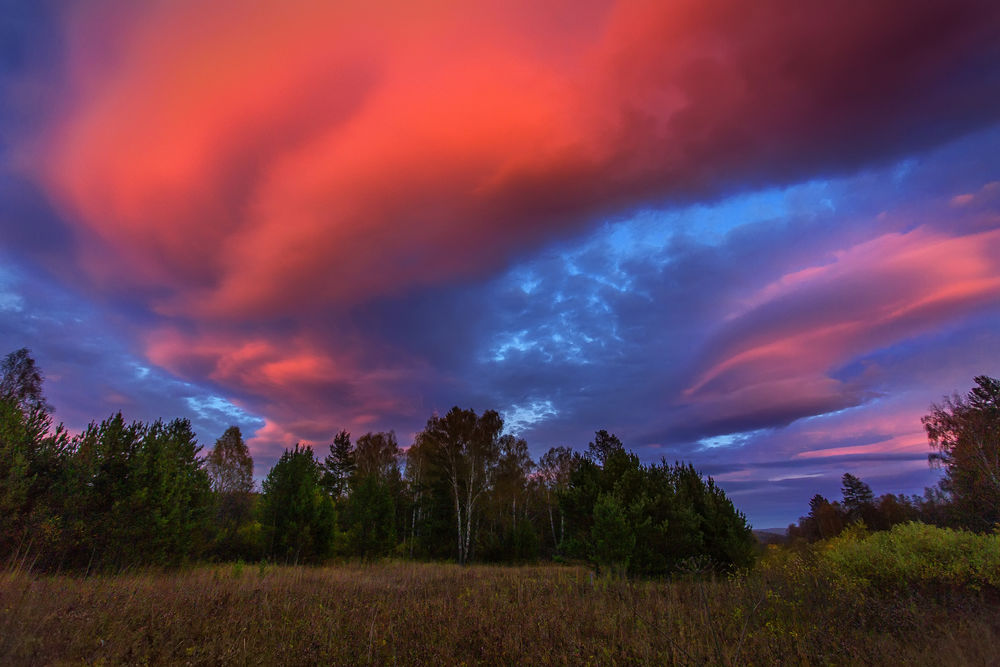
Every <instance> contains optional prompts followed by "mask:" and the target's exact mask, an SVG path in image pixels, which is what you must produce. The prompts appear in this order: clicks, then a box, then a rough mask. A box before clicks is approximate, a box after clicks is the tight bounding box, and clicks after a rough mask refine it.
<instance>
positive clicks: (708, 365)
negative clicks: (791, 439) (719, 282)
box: [684, 227, 1000, 417]
mask: <svg viewBox="0 0 1000 667" xmlns="http://www.w3.org/2000/svg"><path fill="white" fill-rule="evenodd" d="M997 302H1000V230H992V231H988V232H981V233H975V234H969V235H965V236H954V237H952V236H947V235H944V234H942V233H941V232H935V231H931V230H930V229H928V228H926V227H922V228H918V229H916V230H913V231H911V232H908V233H893V234H886V235H882V236H879V237H877V238H875V239H872V240H870V241H866V242H863V243H860V244H857V245H854V246H851V247H849V248H846V249H844V250H841V251H838V252H836V253H834V254H833V256H832V257H828V258H823V261H822V264H820V265H819V266H812V267H807V268H804V269H801V270H796V271H793V272H790V273H788V274H786V275H785V276H783V277H782V278H780V279H779V280H777V281H775V282H774V283H772V284H770V285H766V286H764V287H763V288H761V289H759V290H758V291H757V292H756V293H755V294H753V295H751V296H750V297H749V298H748V299H747V300H746V301H745V302H744V303H743V304H742V305H741V306H740V308H739V309H738V310H737V311H736V312H734V313H732V314H731V315H730V316H729V317H728V318H726V320H725V322H724V325H723V327H722V329H721V331H720V332H719V334H718V336H717V339H716V341H715V343H713V344H711V345H710V352H709V353H708V354H707V356H706V357H705V359H704V361H703V368H704V370H702V371H701V372H700V373H699V374H698V375H697V376H696V377H695V379H694V380H693V381H692V383H691V384H690V386H689V387H688V389H687V390H686V391H685V392H684V396H685V398H686V399H687V400H689V401H691V402H693V403H695V404H703V405H706V406H709V408H710V410H711V411H712V412H714V413H717V414H720V415H728V416H729V417H735V416H736V415H738V414H757V413H768V412H777V413H781V412H787V414H788V415H790V416H791V415H795V414H798V415H799V416H806V415H809V414H816V412H815V411H811V410H815V408H816V407H820V406H821V405H822V404H823V403H824V402H825V403H826V404H827V410H826V411H829V410H836V409H840V408H843V407H847V406H849V405H854V404H857V403H858V402H859V401H860V400H862V399H863V396H862V395H860V394H858V390H857V389H856V388H855V387H852V386H851V385H850V384H849V383H846V382H843V381H840V380H836V379H834V378H833V377H831V374H832V373H833V372H834V371H835V370H836V369H837V368H839V367H840V366H842V365H844V364H846V363H848V362H850V361H851V360H853V359H856V358H858V357H860V356H863V355H865V354H870V353H872V352H875V351H877V350H879V349H881V348H883V347H886V346H888V345H890V344H893V343H896V342H898V341H900V340H904V339H906V338H910V337H913V336H917V335H920V334H922V333H925V332H928V331H932V330H936V329H938V328H940V327H941V326H942V325H944V324H946V323H948V322H951V321H954V320H955V319H956V318H961V317H962V316H963V315H965V314H967V313H970V312H975V311H976V310H977V309H981V308H984V307H987V306H989V305H992V304H996V303H997Z"/></svg>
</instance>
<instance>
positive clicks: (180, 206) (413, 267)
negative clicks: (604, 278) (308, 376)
mask: <svg viewBox="0 0 1000 667" xmlns="http://www.w3.org/2000/svg"><path fill="white" fill-rule="evenodd" d="M533 7H535V4H534V3H532V4H531V5H529V4H527V3H523V4H521V3H513V4H512V3H496V4H490V3H487V4H477V5H475V6H473V5H469V4H467V3H466V4H461V3H459V4H452V3H445V4H440V3H435V4H431V5H429V6H426V7H420V6H419V5H411V4H405V5H404V4H400V5H399V6H397V7H395V8H394V10H392V11H387V10H385V9H384V8H383V10H382V11H380V12H378V13H376V12H375V11H374V10H373V9H372V8H371V7H370V6H369V5H368V4H367V3H356V4H355V3H334V4H329V3H301V4H297V5H294V6H290V5H288V4H287V3H280V4H275V3H266V2H257V3H246V2H243V1H240V2H214V3H211V4H205V3H199V2H174V3H148V4H140V5H136V4H134V3H121V2H110V3H99V4H98V5H95V4H93V3H88V4H87V6H86V7H84V6H78V7H77V8H76V9H75V10H74V11H71V12H69V13H68V15H67V16H66V18H65V22H66V23H65V26H66V28H65V29H66V43H67V46H66V65H65V67H64V68H63V75H64V77H65V82H64V85H63V87H61V88H60V89H59V90H58V94H59V96H60V99H59V104H58V109H59V110H58V111H56V112H55V113H54V114H53V117H52V119H51V123H50V124H49V125H48V126H46V127H45V128H44V133H43V134H42V135H41V136H39V137H37V138H36V142H35V143H34V144H33V145H30V146H27V147H25V148H24V154H25V160H27V161H28V162H29V163H30V164H32V165H33V168H34V169H35V170H37V174H38V176H39V177H40V178H41V179H42V181H43V182H44V183H45V184H46V188H47V189H48V190H49V191H50V192H51V193H52V195H53V197H54V198H55V199H56V200H57V201H58V202H59V203H60V206H61V208H62V210H64V211H65V212H66V214H67V215H68V216H70V217H71V218H72V219H73V220H74V221H78V222H80V223H81V224H83V225H84V226H85V228H86V232H87V234H86V235H85V237H84V242H83V244H82V257H81V262H82V264H83V267H84V269H85V271H86V273H87V275H88V277H89V278H90V279H92V280H94V281H96V282H97V283H98V284H99V285H101V286H102V288H103V289H114V288H115V287H116V286H118V287H119V288H120V287H121V286H122V285H123V283H122V278H123V277H127V280H128V282H127V288H128V289H129V290H135V289H139V288H146V289H147V290H148V295H149V297H150V301H151V303H152V304H153V305H154V307H155V308H156V309H157V310H158V311H159V312H162V313H166V314H169V315H175V316H187V315H191V314H196V315H197V316H199V317H211V318H230V317H235V316H240V317H251V318H253V317H256V318H267V317H272V316H273V315H275V314H276V313H279V312H284V313H288V312H296V310H297V309H300V308H302V307H304V306H306V307H315V306H316V305H317V303H335V304H350V303H358V302H362V301H364V300H366V299H368V298H370V297H372V296H379V295H386V294H397V293H400V292H407V291H410V290H412V289H413V288H414V287H417V286H421V285H431V284H436V283H440V282H442V281H446V280H450V279H454V278H457V277H462V276H473V275H482V274H483V272H484V271H486V270H488V269H492V268H496V267H498V266H500V265H501V264H502V263H503V262H504V261H506V260H507V258H509V257H511V256H512V255H515V254H523V253H524V251H525V248H526V244H528V247H530V246H531V245H532V244H536V243H538V242H539V241H541V240H545V239H550V238H552V237H553V235H555V234H559V233H565V231H566V230H568V229H569V228H580V226H581V225H585V224H588V223H591V222H593V221H595V220H596V219H598V218H599V217H601V216H606V215H609V214H620V213H623V212H628V211H629V210H631V209H634V208H636V207H638V206H646V205H648V204H649V203H650V202H651V201H668V200H690V199H692V198H695V197H700V196H704V195H706V194H710V193H718V192H721V191H724V190H726V189H730V188H738V189H743V188H746V187H748V186H750V185H756V184H763V183H768V182H784V181H788V180H789V179H792V178H794V179H796V180H798V179H801V178H802V177H804V176H809V175H810V174H815V173H829V172H832V171H838V170H842V169H845V168H850V167H854V166H857V165H860V164H863V163H865V162H866V161H868V160H871V159H876V160H879V161H884V160H886V159H887V158H888V157H890V156H892V155H893V154H897V153H899V152H900V151H904V150H913V149H915V148H918V147H920V146H925V145H929V144H932V143H934V142H938V141H941V140H942V139H946V138H948V137H949V136H954V135H956V134H958V133H961V132H966V131H968V130H969V129H970V128H973V127H976V126H977V125H980V124H982V123H984V122H987V121H992V120H993V119H994V113H993V112H992V109H993V108H995V107H996V105H997V104H1000V81H998V80H997V78H996V76H995V75H991V74H990V72H991V71H992V70H993V69H994V68H993V64H994V63H995V62H996V59H997V57H998V56H1000V47H998V46H997V44H996V40H995V39H994V37H995V35H996V34H997V29H998V28H1000V12H997V11H988V12H984V11H983V9H984V7H985V6H984V5H983V4H981V3H976V2H969V3H957V4H956V3H950V4H949V5H948V6H944V5H930V4H920V5H917V6H913V5H912V4H911V3H905V4H899V5H893V3H880V4H879V5H877V6H876V5H875V4H858V5H851V6H848V7H840V8H836V9H833V8H826V9H818V8H817V7H816V6H796V7H789V6H788V4H787V3H780V2H765V3H754V4H753V5H744V4H742V3H731V2H726V3H713V2H709V3H705V2H681V3H661V2H650V3H621V4H615V3H600V2H594V3H579V2H566V3H559V4H556V5H552V6H551V7H550V8H549V9H547V10H546V11H544V12H538V11H534V10H533V9H532V8H533ZM890 54H891V55H890ZM977 70H984V72H985V74H984V75H983V76H977V77H971V76H968V74H967V73H968V72H970V71H977ZM943 121H947V122H943Z"/></svg>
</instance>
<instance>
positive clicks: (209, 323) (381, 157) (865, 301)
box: [0, 0, 1000, 529]
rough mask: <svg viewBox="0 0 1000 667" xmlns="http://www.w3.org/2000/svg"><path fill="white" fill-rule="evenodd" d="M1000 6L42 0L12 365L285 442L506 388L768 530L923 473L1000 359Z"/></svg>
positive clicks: (130, 407)
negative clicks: (945, 412) (690, 469)
mask: <svg viewBox="0 0 1000 667" xmlns="http://www.w3.org/2000/svg"><path fill="white" fill-rule="evenodd" d="M998 30H1000V9H997V8H993V7H989V6H984V5H982V4H980V3H977V2H957V3H949V4H948V5H947V6H944V5H940V6H930V5H928V6H920V7H914V6H912V5H910V4H909V3H903V2H884V3H877V4H870V5H864V6H859V7H839V8H836V9H835V10H834V9H831V8H829V7H811V6H795V7H794V8H792V9H789V8H788V7H786V6H783V5H782V4H781V3H777V2H774V3H763V4H760V3H758V4H756V5H755V6H753V7H750V6H743V5H741V4H739V3H725V2H721V3H701V2H694V1H691V2H677V3H669V4H668V5H667V6H664V5H663V3H652V2H649V3H646V2H639V3H615V2H602V1H594V2H586V3H579V2H576V3H569V2H559V3H555V4H551V5H549V6H547V7H545V8H538V7H533V6H532V5H529V4H527V3H514V4H510V3H499V4H497V5H495V6H494V5H491V4H489V3H485V4H482V5H477V6H475V7H472V6H463V5H454V6H451V5H441V4H438V3H428V4H426V5H420V4H418V5H411V4H408V5H406V6H405V7H402V6H396V7H394V8H393V9H391V10H390V9H386V10H385V11H382V12H379V11H376V10H371V9H370V8H366V5H365V4H364V3H343V4H338V6H336V7H332V6H330V7H327V6H321V5H307V4H302V5H295V6H290V5H283V6H280V7H279V6H274V5H269V4H267V3H263V2H257V3H246V2H240V3H236V2H235V1H233V0H222V1H220V2H216V3H212V4H211V5H210V6H206V5H203V4H201V3H195V2H187V1H182V2H176V3H168V4H163V5H140V6H136V5H134V3H127V2H123V1H120V0H101V1H100V2H94V3H87V5H86V7H82V6H80V5H78V4H74V3H63V2H42V3H24V4H19V5H15V6H13V7H11V8H10V9H9V12H8V16H7V18H6V19H5V21H4V22H2V23H0V91H2V94H3V98H4V99H5V100H6V101H7V104H5V105H3V106H2V107H0V173H2V177H0V354H6V353H7V352H11V351H14V350H16V349H18V348H21V347H27V348H30V349H31V351H32V355H33V356H34V358H35V359H36V361H37V362H38V365H39V367H40V368H41V370H42V371H43V372H44V373H45V376H46V382H45V386H44V391H45V393H46V396H47V397H48V400H49V402H50V403H51V404H52V405H53V406H54V407H55V419H56V421H61V422H64V423H65V424H66V426H67V427H69V428H70V429H71V430H74V431H80V430H82V429H83V428H85V427H86V425H87V423H89V422H90V421H92V420H100V419H103V418H104V417H106V416H108V415H110V414H112V413H114V412H118V411H121V412H122V413H123V415H124V416H125V418H126V419H129V420H143V421H149V420H153V419H158V418H163V419H172V418H175V417H183V418H187V419H190V420H191V422H192V424H193V427H194V429H195V431H196V432H197V434H198V439H199V443H200V444H201V445H203V446H204V447H205V448H206V449H207V448H210V447H211V446H212V444H213V443H214V442H215V440H216V438H218V437H219V436H221V435H222V433H223V432H224V431H225V429H226V428H227V427H228V426H229V425H238V426H240V427H241V429H242V430H243V432H244V434H245V435H246V437H247V440H248V444H249V447H250V451H251V453H252V455H253V457H254V461H255V465H256V468H255V478H256V479H258V480H259V479H260V478H262V477H263V476H264V474H265V473H266V471H267V470H268V468H270V466H271V465H272V464H273V463H274V462H275V461H276V460H277V458H278V457H279V456H280V455H281V452H282V451H283V450H284V449H285V448H288V447H291V446H292V445H293V444H295V443H303V444H307V445H311V446H313V447H314V448H315V449H316V451H317V452H318V453H325V448H326V446H327V445H328V444H329V443H330V442H331V441H332V439H333V436H334V434H335V433H336V432H337V431H339V430H341V429H345V430H347V431H350V432H351V433H352V436H353V437H355V438H356V437H357V436H359V435H362V434H363V433H365V432H368V431H390V430H392V431H395V432H396V433H397V435H398V437H399V439H400V444H401V445H403V446H406V445H409V444H410V442H411V441H412V438H413V436H414V434H416V433H417V432H419V431H420V430H421V429H422V428H423V426H424V424H425V423H426V421H427V419H428V417H430V416H431V414H433V413H435V412H436V413H440V414H444V413H445V412H446V411H447V410H448V409H449V408H450V407H452V406H453V405H457V406H459V407H462V408H472V409H474V410H476V411H477V412H480V413H481V412H482V411H483V410H486V409H495V410H497V411H498V412H500V413H501V415H503V417H504V419H505V422H506V425H507V429H508V431H510V432H513V433H516V434H517V435H520V436H521V437H524V438H525V439H526V440H527V442H528V445H529V447H530V449H531V453H532V455H533V457H534V458H535V459H536V460H537V459H538V457H539V456H540V455H541V454H542V453H544V452H545V451H546V450H547V449H548V448H550V447H554V446H570V447H572V448H573V449H574V450H575V451H583V450H584V449H585V448H586V446H587V443H588V442H589V441H590V440H592V439H593V436H594V432H595V431H597V430H599V429H606V430H608V431H610V432H612V433H615V434H616V435H617V436H619V437H620V438H621V440H622V441H623V442H624V444H625V446H626V448H628V449H631V450H633V451H635V452H636V453H637V454H639V456H640V458H641V459H642V461H643V463H651V462H655V461H659V460H660V459H661V458H665V459H666V460H667V461H670V462H672V461H674V460H680V461H686V462H690V463H692V464H693V465H694V466H695V467H696V468H697V469H698V470H700V471H702V472H703V473H704V474H706V475H710V476H712V477H713V478H714V479H715V480H716V482H717V483H718V484H719V485H720V486H721V487H722V488H723V489H724V490H725V491H726V493H727V495H728V496H729V498H730V499H731V500H732V501H733V503H734V504H735V506H736V507H737V509H739V510H741V511H742V512H744V513H745V514H746V515H747V517H748V521H749V523H751V524H752V525H753V526H754V527H755V528H758V529H761V528H778V527H781V526H786V525H788V524H789V523H791V522H794V521H796V520H797V519H798V518H799V517H800V516H802V515H804V514H806V513H807V512H808V501H809V498H810V497H811V496H812V495H814V494H816V493H821V494H823V495H825V496H827V497H829V498H832V499H836V498H838V497H839V493H840V480H841V476H842V475H843V474H844V473H847V472H849V473H852V474H854V475H856V476H858V477H860V478H861V479H863V480H864V481H865V482H867V483H868V484H870V486H871V487H872V489H873V490H874V491H875V493H876V494H877V495H878V494H883V493H905V494H908V495H909V494H915V493H921V492H922V491H923V489H924V487H927V486H932V485H934V484H935V483H936V482H937V480H938V479H939V476H940V475H939V473H938V472H937V471H935V470H932V469H931V468H930V467H929V466H928V460H927V455H928V454H929V453H930V448H929V446H928V442H927V438H926V435H925V433H924V430H923V428H922V426H921V423H920V418H921V416H923V415H925V414H927V413H928V412H929V410H930V407H931V405H932V404H934V403H937V402H940V401H941V400H942V398H944V397H946V396H949V395H951V394H953V393H958V394H964V393H965V392H966V391H968V389H969V388H970V387H971V386H972V384H973V378H974V377H975V376H978V375H988V376H993V377H1000V358H998V357H997V355H996V354H995V350H997V349H1000V158H998V157H997V156H1000V67H998V66H997V63H998V62H1000V44H998V43H997V41H996V39H995V36H996V34H998Z"/></svg>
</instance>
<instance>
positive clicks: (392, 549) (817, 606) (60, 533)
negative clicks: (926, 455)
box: [0, 349, 1000, 665]
mask: <svg viewBox="0 0 1000 667" xmlns="http://www.w3.org/2000/svg"><path fill="white" fill-rule="evenodd" d="M41 382H42V377H41V373H40V372H39V371H38V369H37V368H36V367H35V365H34V361H33V360H32V359H31V357H30V355H29V354H28V351H27V350H23V349H22V350H18V351H17V352H14V353H11V354H10V355H8V356H7V357H6V358H5V359H4V360H3V363H2V364H0V664H81V663H82V664H162V663H170V664H282V665H286V664H287V665H294V664H335V665H336V664H343V665H348V664H350V665H354V664H427V663H438V664H446V665H450V664H467V665H471V664H539V665H546V664H594V665H605V664H655V665H661V664H676V665H703V664H718V665H742V664H755V665H773V664H807V665H813V664H817V665H827V664H834V665H836V664H873V665H886V664H901V665H903V664H905V665H920V664H926V665H931V664H934V665H940V664H947V665H952V664H959V665H961V664H983V665H987V664H995V657H996V656H997V655H1000V513H998V512H1000V510H998V506H1000V505H998V504H997V502H996V499H997V498H1000V381H997V380H995V379H992V378H987V377H985V376H982V377H979V378H976V385H977V386H976V387H975V388H974V389H973V390H972V391H971V392H970V393H969V394H968V396H967V397H964V398H962V397H958V396H955V397H953V398H951V399H947V400H946V402H945V403H944V404H943V405H942V406H932V412H931V414H929V415H928V416H927V417H926V418H925V419H924V426H925V428H926V430H927V433H928V438H929V441H930V444H931V447H932V450H933V453H932V455H931V462H932V464H934V465H939V466H941V467H942V468H943V469H944V471H945V475H944V477H943V479H942V482H941V484H940V485H939V486H938V487H937V488H935V489H928V490H927V491H926V492H925V493H924V495H923V496H912V497H906V496H903V495H894V494H884V495H882V496H880V497H878V498H876V497H875V495H874V493H873V492H872V490H871V488H870V487H869V486H868V485H867V484H865V483H864V482H863V481H862V480H860V479H859V478H857V477H855V476H854V475H851V474H845V475H844V476H843V488H842V492H843V497H842V498H841V499H840V500H836V501H831V500H828V499H826V498H824V497H822V496H820V495H816V496H814V497H813V499H812V500H811V502H810V504H809V513H808V514H807V515H806V516H803V517H802V518H801V519H800V520H799V522H798V524H793V525H791V526H789V529H788V532H787V536H786V539H785V540H784V542H783V543H782V544H781V545H773V544H772V545H769V546H766V547H765V546H763V545H761V544H759V543H756V542H755V540H754V537H753V534H752V532H751V531H750V528H749V525H748V524H747V521H746V517H745V516H744V515H743V514H742V513H741V512H740V511H739V510H737V509H736V508H735V506H734V505H733V503H732V502H731V501H730V500H729V499H728V498H727V497H726V494H725V493H724V492H723V490H722V489H721V488H719V487H718V486H717V485H716V484H715V482H714V481H713V480H712V478H711V477H709V478H707V479H706V478H705V477H703V476H702V474H701V473H699V472H698V471H697V470H695V468H694V467H693V466H692V465H690V464H683V463H673V464H670V463H668V462H666V461H660V462H659V463H652V464H647V463H642V462H641V461H640V460H639V457H638V456H637V455H635V454H634V453H632V452H629V451H628V450H626V449H625V447H624V445H623V444H622V443H621V441H620V440H619V439H618V438H617V437H615V436H614V435H613V434H610V433H608V432H606V431H597V432H596V433H595V437H594V440H593V441H592V442H590V443H589V444H588V445H587V448H586V450H585V451H583V452H574V451H573V450H571V449H570V448H568V447H554V448H552V449H550V450H549V451H548V452H546V453H545V454H544V455H542V456H541V457H540V458H539V460H538V461H537V462H536V461H534V460H533V459H532V458H531V456H530V454H529V449H528V446H527V443H526V442H525V441H524V440H523V439H520V438H517V437H514V436H512V435H510V434H506V433H504V430H503V420H502V419H501V418H500V416H499V415H498V414H497V413H496V412H494V411H490V410H487V411H486V412H484V413H482V414H476V413H475V412H474V411H472V410H462V409H460V408H458V407H456V408H453V409H452V410H451V411H449V412H448V413H447V414H446V415H444V416H439V415H433V416H432V417H431V418H430V419H429V420H428V422H427V426H426V428H425V429H424V430H423V431H422V432H421V433H419V434H417V436H416V438H415V440H414V442H413V443H412V444H411V445H410V446H409V447H408V448H406V449H405V450H404V449H403V448H401V447H400V446H399V444H398V443H397V441H396V436H395V434H393V433H391V432H389V433H367V434H365V435H362V436H360V437H359V438H357V439H353V440H352V438H351V436H350V434H348V433H346V432H341V433H339V434H337V435H336V436H335V437H334V438H333V442H332V444H331V445H330V446H329V454H328V455H326V456H325V457H320V456H317V454H316V453H315V452H314V451H313V449H312V448H310V447H302V446H299V445H296V446H295V447H294V448H292V449H289V450H286V451H285V452H284V454H283V455H282V456H281V457H280V458H279V459H278V461H277V462H276V463H275V464H274V466H273V467H272V468H271V470H270V471H269V472H268V474H267V476H266V478H265V479H264V481H263V483H262V484H261V485H260V490H259V491H258V490H257V486H256V484H255V482H254V479H253V476H252V470H253V461H252V459H251V458H250V454H249V451H248V449H247V446H246V444H245V442H244V441H243V437H242V434H241V433H240V430H239V429H238V428H236V427H232V428H230V429H228V430H227V431H226V432H225V433H224V434H223V435H222V436H221V437H220V438H219V439H218V440H217V441H216V443H215V446H214V447H213V448H212V449H211V450H209V451H208V452H204V453H203V452H202V448H201V446H200V445H198V444H197V441H196V439H195V435H194V433H193V431H192V429H191V425H190V423H189V422H187V421H186V420H183V419H176V420H173V421H170V422H163V421H156V422H153V423H149V424H146V423H141V422H131V423H129V422H127V421H126V420H125V419H124V417H123V416H122V415H121V414H117V415H113V416H112V417H110V418H108V419H105V420H103V421H101V422H94V423H93V424H91V426H90V427H89V428H87V429H86V430H85V431H84V432H83V433H81V434H80V435H78V436H75V437H70V436H69V435H68V434H67V433H66V431H65V430H64V429H63V428H62V426H60V425H54V422H53V419H52V416H51V407H50V406H49V405H48V404H47V402H46V401H45V399H44V396H43V395H42V392H41Z"/></svg>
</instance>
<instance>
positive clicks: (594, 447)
mask: <svg viewBox="0 0 1000 667" xmlns="http://www.w3.org/2000/svg"><path fill="white" fill-rule="evenodd" d="M623 451H625V446H624V445H622V441H621V440H619V439H618V436H616V435H614V434H613V433H608V432H607V431H605V430H604V429H601V430H600V431H597V432H596V433H595V434H594V440H593V442H591V443H589V444H588V445H587V458H588V459H590V460H591V461H593V462H594V463H596V464H597V465H599V466H603V465H604V464H605V462H607V460H608V459H609V458H610V457H611V456H612V455H613V454H615V453H618V452H623Z"/></svg>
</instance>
